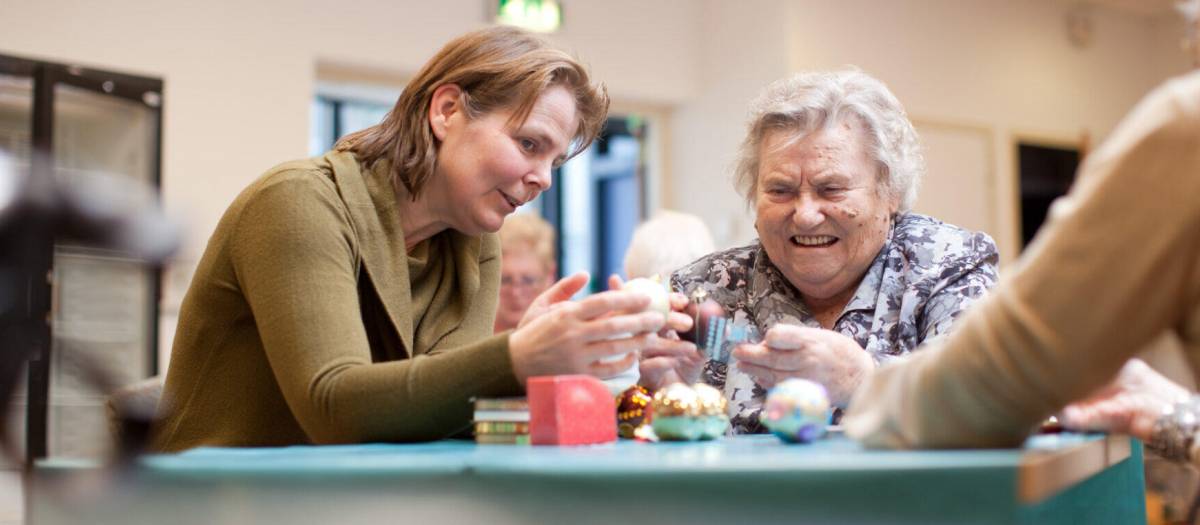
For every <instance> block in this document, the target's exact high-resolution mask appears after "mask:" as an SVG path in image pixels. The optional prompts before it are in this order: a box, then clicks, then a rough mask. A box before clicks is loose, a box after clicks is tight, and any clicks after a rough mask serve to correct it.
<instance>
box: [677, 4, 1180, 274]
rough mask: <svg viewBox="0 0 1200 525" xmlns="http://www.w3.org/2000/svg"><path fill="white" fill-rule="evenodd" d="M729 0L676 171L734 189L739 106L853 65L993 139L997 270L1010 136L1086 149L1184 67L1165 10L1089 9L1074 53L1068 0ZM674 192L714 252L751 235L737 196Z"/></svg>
mask: <svg viewBox="0 0 1200 525" xmlns="http://www.w3.org/2000/svg"><path fill="white" fill-rule="evenodd" d="M730 4H734V3H729V2H720V1H717V0H713V1H710V2H708V3H707V4H706V15H707V16H708V18H706V19H705V20H706V22H709V23H710V25H709V26H706V27H705V29H704V31H702V32H703V34H705V35H707V36H709V37H707V38H705V40H704V43H703V44H702V45H704V46H706V47H705V48H704V51H703V52H702V53H701V56H703V57H704V62H703V64H702V67H701V70H702V78H704V79H705V84H704V85H703V87H702V88H701V91H700V93H699V94H698V96H697V97H696V98H695V99H692V100H689V101H687V103H686V104H684V105H683V106H682V108H681V109H680V111H679V115H678V118H677V120H676V124H677V126H676V127H675V128H674V129H673V132H674V137H673V138H674V139H675V140H676V145H675V148H674V153H675V158H674V160H673V162H675V165H676V166H678V167H679V168H680V169H678V170H677V171H676V172H675V173H674V174H673V175H675V176H676V177H679V178H681V179H686V180H687V181H688V182H687V184H689V185H691V186H692V187H695V188H732V186H731V184H730V183H729V161H730V160H731V159H732V153H733V151H734V149H735V148H736V146H737V144H738V141H739V140H740V138H741V134H742V132H743V123H742V122H741V120H740V118H741V116H742V113H740V112H739V110H740V109H741V108H744V107H745V105H746V102H747V101H748V100H749V98H750V97H751V96H753V94H754V93H755V92H756V91H757V90H758V89H759V88H761V86H762V85H763V84H764V83H766V82H768V81H770V80H773V79H774V78H778V77H780V76H783V75H785V74H787V73H788V72H792V71H799V70H804V69H827V68H835V67H839V66H842V65H847V64H853V65H857V66H859V67H861V68H863V69H864V70H865V71H867V72H868V73H870V74H872V75H874V76H876V77H878V78H880V79H881V80H883V81H884V82H886V83H887V84H888V85H889V86H890V87H891V89H892V90H893V91H894V92H895V93H896V95H897V97H898V98H899V99H900V100H901V102H902V103H904V104H905V106H906V108H907V110H908V112H909V114H910V116H911V117H912V118H913V119H914V120H917V121H923V122H931V123H936V124H940V125H945V126H951V127H958V128H969V129H977V130H982V131H983V132H984V133H988V134H990V136H991V137H992V140H993V146H992V147H993V148H994V150H993V154H992V161H993V162H994V166H992V167H991V170H990V171H991V173H992V176H993V177H995V179H996V180H995V181H993V183H994V184H993V185H994V187H995V188H996V190H997V191H996V193H995V195H993V196H992V198H993V199H995V202H993V203H992V204H993V206H992V207H991V209H992V211H991V214H993V215H995V216H993V217H990V218H986V217H985V218H984V219H985V220H986V222H989V223H990V224H991V225H992V226H991V227H990V228H988V231H989V233H991V234H992V235H993V236H994V237H996V239H997V242H998V243H999V244H1000V247H1001V251H1002V254H1003V256H1004V260H1006V261H1008V260H1011V259H1012V258H1013V256H1014V255H1015V254H1016V252H1017V247H1018V246H1019V240H1018V236H1019V231H1018V230H1017V229H1016V226H1017V225H1016V222H1015V221H1016V219H1015V214H1016V208H1015V203H1014V198H1015V197H1014V191H1013V190H1014V188H1015V183H1014V182H1013V177H1014V176H1015V174H1014V168H1013V160H1014V159H1013V148H1014V146H1013V143H1014V140H1015V139H1014V137H1017V136H1021V137H1036V138H1042V139H1050V140H1054V141H1078V140H1079V138H1080V137H1081V134H1082V133H1083V132H1084V131H1086V132H1088V133H1089V134H1090V136H1091V137H1092V140H1093V143H1094V142H1095V141H1097V140H1099V139H1101V138H1103V137H1104V135H1105V134H1107V132H1108V131H1109V130H1111V128H1112V127H1113V126H1114V125H1115V124H1116V122H1117V121H1118V119H1119V118H1120V117H1121V116H1122V115H1123V114H1124V113H1125V112H1126V111H1128V110H1129V109H1130V107H1132V105H1133V104H1134V103H1135V102H1136V101H1137V100H1138V99H1139V98H1140V97H1141V96H1142V95H1144V94H1145V93H1146V92H1147V91H1148V90H1149V89H1150V88H1151V87H1152V86H1154V85H1155V84H1157V83H1159V82H1160V81H1161V80H1162V79H1163V78H1165V77H1166V76H1167V75H1168V74H1172V73H1177V72H1181V71H1183V70H1185V69H1186V67H1185V66H1184V65H1183V64H1185V62H1184V61H1183V55H1182V53H1181V52H1180V51H1179V49H1178V41H1179V37H1180V36H1182V33H1181V32H1180V30H1178V29H1177V28H1176V27H1175V26H1176V25H1178V24H1177V23H1176V22H1175V19H1174V15H1173V14H1167V15H1164V16H1162V17H1158V18H1146V17H1140V16H1135V15H1132V14H1129V13H1127V12H1124V11H1113V10H1110V9H1105V8H1099V7H1095V8H1093V9H1092V16H1093V21H1094V33H1093V39H1092V43H1091V45H1090V46H1088V47H1086V48H1082V49H1081V48H1076V47H1074V46H1072V45H1071V44H1070V43H1069V41H1068V39H1067V36H1066V32H1065V16H1066V13H1067V10H1068V9H1070V8H1071V4H1069V3H1067V2H1046V1H1043V0H1004V1H999V0H894V1H888V2H879V1H875V0H840V1H837V2H833V1H826V0H796V1H782V0H780V1H768V0H763V1H759V2H750V3H736V4H734V5H730ZM1164 35H1167V36H1164ZM781 52H782V53H784V57H783V59H782V60H784V61H785V63H784V64H782V65H781V64H780V63H779V62H780V60H781V58H780V53H781ZM931 153H932V154H936V152H931ZM964 171H969V172H970V171H975V170H964ZM954 191H955V189H954V188H947V187H936V186H928V185H927V186H926V187H925V188H923V190H922V196H921V201H923V202H926V203H930V202H931V201H934V202H935V203H936V204H938V205H939V206H940V205H943V204H946V203H947V201H953V200H954V199H955V198H956V196H955V194H954ZM685 195H686V198H684V197H685ZM675 197H676V198H682V199H683V200H682V202H671V203H670V204H672V205H674V206H676V207H679V208H681V209H684V210H688V211H693V212H695V213H701V214H703V215H705V216H706V217H707V218H708V220H709V221H710V225H711V226H713V227H714V232H715V234H716V236H717V240H718V244H720V245H731V244H735V243H741V242H745V241H746V240H749V239H751V238H753V237H754V232H753V223H752V220H751V219H750V217H749V215H748V214H746V213H744V212H743V211H742V210H743V209H744V208H743V204H742V201H740V200H738V199H737V198H735V197H734V196H732V195H726V194H723V193H722V194H717V193H716V192H706V193H705V194H701V195H696V194H694V193H686V194H685V193H683V192H676V194H675ZM920 208H921V205H920V203H919V204H918V209H920ZM939 209H940V208H939ZM967 211H970V210H967Z"/></svg>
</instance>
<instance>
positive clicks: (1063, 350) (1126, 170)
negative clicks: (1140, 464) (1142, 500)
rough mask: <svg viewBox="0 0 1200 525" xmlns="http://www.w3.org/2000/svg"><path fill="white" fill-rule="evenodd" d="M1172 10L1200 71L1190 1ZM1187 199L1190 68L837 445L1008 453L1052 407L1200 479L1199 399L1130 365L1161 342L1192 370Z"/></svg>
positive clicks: (1194, 6)
mask: <svg viewBox="0 0 1200 525" xmlns="http://www.w3.org/2000/svg"><path fill="white" fill-rule="evenodd" d="M1181 7H1183V11H1184V13H1185V14H1186V15H1187V16H1188V20H1189V26H1190V28H1191V31H1190V32H1191V45H1190V47H1191V49H1190V51H1191V52H1192V53H1193V60H1194V65H1195V66H1196V67H1197V68H1200V46H1197V41H1196V32H1197V29H1200V22H1198V21H1197V13H1198V12H1200V0H1190V1H1188V2H1186V3H1183V4H1182V5H1181ZM1198 195H1200V70H1196V71H1192V72H1191V73H1189V74H1186V75H1183V76H1180V77H1178V78H1174V79H1171V80H1169V81H1167V82H1166V83H1164V84H1163V85H1161V86H1159V87H1158V88H1157V89H1155V90H1154V91H1153V92H1152V93H1150V94H1149V95H1148V96H1146V98H1145V99H1143V100H1142V101H1141V102H1140V103H1139V104H1138V105H1137V106H1136V107H1135V108H1134V110H1133V111H1132V112H1131V113H1130V114H1129V115H1128V116H1126V117H1125V119H1124V120H1123V121H1122V122H1121V123H1120V124H1119V125H1118V126H1117V128H1116V129H1114V130H1113V132H1112V134H1111V135H1110V136H1109V138H1108V139H1107V140H1106V141H1105V142H1104V143H1103V144H1102V145H1101V146H1100V147H1099V148H1097V149H1096V150H1094V151H1093V152H1092V153H1091V154H1090V155H1088V157H1087V159H1086V160H1085V161H1084V163H1083V164H1082V165H1081V166H1080V168H1079V173H1078V176H1077V177H1076V182H1075V184H1074V186H1072V188H1071V190H1070V192H1069V193H1068V194H1067V195H1066V196H1065V197H1063V198H1062V199H1060V200H1059V201H1057V202H1056V203H1055V204H1054V206H1053V207H1052V208H1051V209H1050V215H1049V217H1048V218H1047V221H1046V223H1045V224H1044V225H1043V226H1042V229H1041V230H1040V231H1039V233H1038V235H1037V237H1035V238H1034V240H1033V243H1032V244H1031V245H1030V246H1029V248H1028V249H1027V250H1026V251H1025V253H1024V254H1023V255H1022V258H1021V259H1020V260H1019V261H1018V262H1017V264H1016V267H1015V269H1014V271H1013V273H1012V274H1011V275H1010V278H1009V279H1008V280H1006V281H1005V283H1004V284H1003V285H1002V286H999V287H997V288H996V289H995V290H994V291H993V293H992V294H991V296H990V297H989V298H988V299H987V300H985V301H983V302H981V303H980V304H979V305H978V306H977V307H976V308H974V309H973V310H972V311H971V312H970V314H969V315H967V316H965V317H964V318H963V319H962V322H961V323H960V326H959V328H958V329H956V330H955V332H954V333H953V334H951V335H949V336H947V337H946V338H944V339H942V340H939V341H938V342H937V343H935V344H933V345H931V346H930V347H929V348H927V349H924V350H922V351H921V352H918V353H917V354H915V355H913V356H912V357H911V358H910V359H908V360H906V361H905V362H903V363H898V364H896V365H895V366H890V367H887V368H885V369H882V370H880V371H879V372H878V373H876V374H875V375H874V377H872V378H871V380H870V381H868V382H867V383H866V384H865V385H864V387H863V388H862V390H861V392H859V394H858V396H857V397H856V398H855V399H854V402H853V403H852V405H851V407H850V410H849V412H848V415H847V418H846V431H847V433H848V434H849V435H850V436H851V437H853V438H855V439H857V440H859V441H860V442H862V443H863V444H864V445H866V446H869V447H880V448H933V447H938V448H946V447H996V446H1015V445H1018V444H1020V443H1021V442H1022V441H1023V440H1024V439H1025V438H1026V437H1027V436H1028V435H1029V433H1030V432H1031V431H1032V430H1033V429H1035V428H1036V427H1037V426H1038V423H1039V422H1041V421H1043V420H1044V419H1045V418H1046V417H1047V416H1049V415H1051V414H1052V413H1054V412H1055V411H1058V410H1060V409H1063V412H1062V416H1063V417H1062V418H1061V421H1062V423H1063V424H1064V426H1066V427H1068V428H1080V429H1088V430H1105V431H1109V432H1113V433H1122V434H1131V435H1133V436H1134V437H1137V438H1138V439H1141V440H1143V441H1145V442H1146V444H1147V446H1148V447H1149V448H1151V449H1153V450H1156V451H1157V452H1158V453H1159V454H1160V455H1162V456H1164V457H1166V458H1169V459H1173V460H1176V461H1181V462H1190V463H1191V464H1193V465H1200V397H1198V396H1197V395H1196V394H1195V393H1192V392H1188V391H1187V390H1185V389H1183V388H1182V387H1180V386H1178V385H1175V384H1173V383H1171V382H1170V381H1168V380H1167V379H1165V378H1163V377H1162V376H1160V375H1158V374H1157V373H1156V372H1154V371H1153V370H1151V369H1150V368H1149V367H1148V366H1146V365H1145V364H1144V363H1142V362H1141V361H1139V360H1137V359H1131V358H1132V357H1133V356H1134V355H1136V354H1137V353H1138V352H1140V351H1141V350H1142V349H1143V348H1144V347H1145V345H1146V344H1147V343H1149V342H1150V341H1152V340H1154V339H1156V338H1158V337H1161V336H1164V335H1166V334H1174V335H1175V336H1177V337H1178V339H1179V340H1180V341H1181V342H1182V346H1183V350H1184V354H1185V356H1186V357H1187V358H1188V361H1189V362H1190V364H1191V368H1192V370H1193V371H1198V370H1200V200H1198V199H1197V196H1198ZM1072 402H1074V403H1073V404H1070V405H1068V403H1072ZM1064 406H1065V409H1064ZM1192 515H1193V517H1194V516H1195V506H1194V505H1193V512H1192ZM1190 522H1191V519H1189V523H1190Z"/></svg>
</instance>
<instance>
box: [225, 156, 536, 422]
mask: <svg viewBox="0 0 1200 525" xmlns="http://www.w3.org/2000/svg"><path fill="white" fill-rule="evenodd" d="M311 179H312V177H308V178H307V179H304V178H296V179H292V180H287V179H285V180H283V181H281V182H279V183H276V184H273V185H271V186H269V187H265V188H263V189H262V190H261V191H260V192H259V195H258V196H257V198H256V199H255V200H254V201H253V202H252V203H249V204H248V205H247V207H246V209H245V210H244V211H243V214H242V216H241V217H240V219H239V221H240V222H239V224H238V226H237V236H238V237H237V239H235V242H234V246H236V247H237V248H236V249H235V250H234V254H233V264H234V267H235V269H236V272H237V279H238V282H239V283H242V286H243V293H244V294H245V297H246V300H247V302H248V303H249V304H250V307H251V310H252V311H253V315H254V319H255V323H256V324H257V327H258V332H259V334H260V337H261V338H262V345H263V348H264V349H265V352H266V354H267V358H268V360H269V362H270V366H271V370H272V372H273V373H274V375H275V379H276V381H277V382H278V384H279V387H280V389H281V391H282V394H283V397H284V398H285V399H286V401H287V404H288V407H289V408H290V409H291V411H292V413H293V414H294V415H295V417H296V419H297V420H298V421H299V423H300V426H301V427H302V428H303V429H304V432H305V433H306V434H307V435H308V436H309V437H310V439H312V440H313V442H315V443H352V442H363V441H416V440H430V439H437V438H442V437H445V436H447V435H449V434H451V433H453V432H456V431H458V430H460V429H462V428H463V427H464V426H465V425H466V423H467V422H468V421H469V418H470V404H469V402H468V399H469V398H470V397H472V396H477V395H478V396H489V395H512V394H513V393H517V392H520V384H519V383H517V381H516V379H515V377H513V375H512V366H511V363H510V361H509V356H508V334H507V333H504V334H500V335H496V336H492V337H486V338H485V336H487V335H488V334H490V332H491V330H490V328H491V325H490V319H484V318H487V317H489V316H490V315H491V313H490V312H489V310H488V308H487V306H488V305H492V306H493V308H492V309H491V310H490V311H491V312H494V301H495V298H494V297H489V295H491V294H495V293H496V290H495V283H493V282H490V281H494V280H495V279H496V276H495V275H494V274H498V271H497V270H496V268H495V265H496V264H498V263H497V262H496V261H495V256H494V255H495V254H489V258H488V260H486V261H483V263H484V265H485V268H483V271H484V272H485V273H487V276H488V279H487V280H485V283H484V285H483V286H481V287H480V290H479V294H478V295H482V296H483V297H476V298H475V300H476V301H479V302H480V303H481V304H482V305H483V306H484V307H483V308H479V309H478V310H480V311H474V312H473V313H472V315H473V316H475V317H478V319H476V318H475V317H472V318H471V319H469V323H470V324H471V325H479V326H480V327H481V328H480V329H478V330H475V331H472V333H474V334H475V335H476V338H471V339H472V340H470V341H468V340H467V339H468V338H467V337H466V336H467V335H470V334H462V335H461V336H456V337H458V338H459V339H456V341H455V342H457V343H460V344H461V346H458V347H457V348H454V349H452V350H449V349H447V350H443V351H440V352H434V353H430V354H428V355H418V356H416V357H415V358H412V359H403V360H398V361H387V362H380V363H374V362H372V357H371V351H370V347H369V343H368V338H367V334H366V331H365V329H364V326H363V320H362V317H361V315H360V305H359V283H358V271H359V265H358V262H357V257H356V253H357V252H356V242H357V241H356V239H355V237H354V232H353V229H352V228H351V227H350V226H349V223H348V218H347V216H346V212H345V209H344V207H343V205H342V204H341V201H340V200H339V199H338V197H337V194H336V193H334V192H333V191H332V190H330V189H328V188H325V187H322V186H319V185H316V184H313V183H311V182H308V181H310V180H311ZM489 301H490V302H489ZM408 314H409V316H410V317H411V312H408ZM428 315H437V313H436V312H429V313H428ZM484 321H487V322H484Z"/></svg>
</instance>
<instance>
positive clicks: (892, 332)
mask: <svg viewBox="0 0 1200 525" xmlns="http://www.w3.org/2000/svg"><path fill="white" fill-rule="evenodd" d="M997 261H998V254H997V251H996V244H995V242H993V241H992V239H991V237H989V236H988V235H987V234H985V233H977V232H972V231H968V230H964V229H962V228H959V227H956V226H952V225H949V224H946V223H943V222H941V221H939V220H937V219H934V218H931V217H927V216H924V215H918V214H915V213H907V214H903V215H901V216H899V217H898V218H897V220H896V221H895V223H894V225H893V226H892V229H891V231H890V232H888V237H887V239H886V241H885V242H884V245H883V249H881V250H880V251H879V255H878V256H876V257H875V260H874V262H872V263H871V266H870V268H868V269H867V273H866V275H865V276H864V277H863V279H862V282H861V283H860V284H859V285H858V289H857V291H856V292H855V293H854V297H853V298H851V299H850V302H849V303H847V304H846V308H845V309H844V310H843V311H842V314H841V315H840V316H839V317H838V320H837V322H836V323H835V325H834V328H833V329H834V330H836V331H837V332H840V333H842V334H844V335H846V336H849V337H850V338H852V339H854V340H855V341H856V342H858V344H859V346H861V347H862V348H863V349H864V350H865V351H867V352H869V353H870V354H871V356H872V357H874V359H875V361H876V363H882V362H885V361H887V360H889V359H892V358H895V357H896V356H900V355H903V354H906V353H908V352H911V351H913V350H914V349H916V348H917V346H919V345H920V344H921V343H922V342H924V341H926V340H928V339H931V338H933V337H936V336H938V335H941V334H944V333H946V332H947V331H949V330H950V327H951V324H952V323H953V322H954V320H955V318H957V317H958V316H959V314H961V313H962V312H963V311H964V310H965V309H966V308H967V306H969V305H970V304H971V303H973V302H975V301H976V300H978V299H980V298H981V297H983V295H984V294H985V293H987V290H988V289H989V288H991V287H992V285H994V284H995V283H996V264H997ZM671 286H672V288H673V289H674V290H675V291H680V292H683V293H685V294H687V295H688V296H689V297H690V296H691V295H692V294H693V292H695V291H696V290H697V289H701V290H703V292H704V293H705V294H706V295H707V297H708V298H711V299H713V300H715V301H716V302H717V303H719V304H720V305H721V306H722V307H724V308H725V311H726V312H727V313H728V315H729V317H731V318H732V319H733V321H734V322H735V323H738V322H741V323H746V322H748V323H753V324H754V325H755V326H756V327H757V328H758V329H759V330H760V331H761V332H763V333H765V332H766V331H767V330H768V329H770V328H771V327H772V326H774V325H775V324H777V323H788V324H794V325H804V326H811V327H814V328H820V327H821V325H820V323H819V322H817V320H816V318H815V317H813V316H812V314H810V313H809V312H808V310H807V308H805V306H804V301H803V300H802V299H801V297H800V293H799V292H798V291H797V290H796V288H795V287H793V286H792V284H791V283H789V282H788V280H787V279H786V278H785V277H784V276H783V274H782V273H780V272H779V269H778V268H776V267H775V265H774V264H772V263H771V261H770V259H769V258H768V257H767V253H766V252H765V251H764V250H763V247H762V244H761V243H759V242H757V241H756V242H755V243H753V244H750V245H747V246H742V247H739V248H732V249H729V250H725V251H720V252H716V253H713V254H710V255H707V256H705V257H703V258H701V259H699V260H697V261H696V262H693V263H691V264H689V265H688V266H685V267H683V268H681V269H680V270H678V271H676V272H675V273H674V274H673V275H672V277H671ZM703 380H704V381H705V382H706V383H708V384H710V385H713V386H714V387H716V388H718V389H722V390H723V391H724V392H725V397H726V398H728V399H729V401H730V403H729V411H730V418H731V420H732V423H733V431H734V433H739V434H740V433H759V432H763V431H765V429H764V428H763V427H762V425H761V424H760V423H759V420H758V412H759V410H760V409H761V407H762V402H763V398H764V396H765V395H766V391H765V390H764V389H763V388H762V387H761V386H758V385H756V384H754V381H753V380H752V379H750V377H749V376H747V375H746V374H744V373H741V372H740V371H738V370H737V366H736V363H734V365H733V366H730V364H729V363H727V362H722V361H717V360H712V361H709V362H708V363H707V364H706V365H705V367H704V374H703Z"/></svg>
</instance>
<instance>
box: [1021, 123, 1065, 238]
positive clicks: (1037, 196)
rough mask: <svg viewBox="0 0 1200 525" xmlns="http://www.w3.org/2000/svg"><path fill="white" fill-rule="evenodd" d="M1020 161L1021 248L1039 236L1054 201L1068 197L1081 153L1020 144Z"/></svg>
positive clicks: (1055, 147) (1038, 145)
mask: <svg viewBox="0 0 1200 525" xmlns="http://www.w3.org/2000/svg"><path fill="white" fill-rule="evenodd" d="M1017 158H1018V165H1019V169H1020V174H1021V246H1022V247H1025V246H1028V245H1029V242H1030V241H1031V240H1033V237H1034V235H1036V234H1037V231H1038V229H1040V228H1041V227H1042V223H1043V222H1045V221H1046V214H1047V213H1048V212H1049V211H1050V205H1051V204H1052V203H1053V202H1054V200H1055V199H1057V198H1059V197H1061V196H1063V195H1066V193H1067V190H1069V189H1071V183H1072V182H1074V181H1075V170H1076V169H1077V168H1078V167H1079V150H1078V149H1072V148H1064V147H1058V146H1046V145H1041V144H1031V143H1026V142H1020V143H1018V144H1017Z"/></svg>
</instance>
